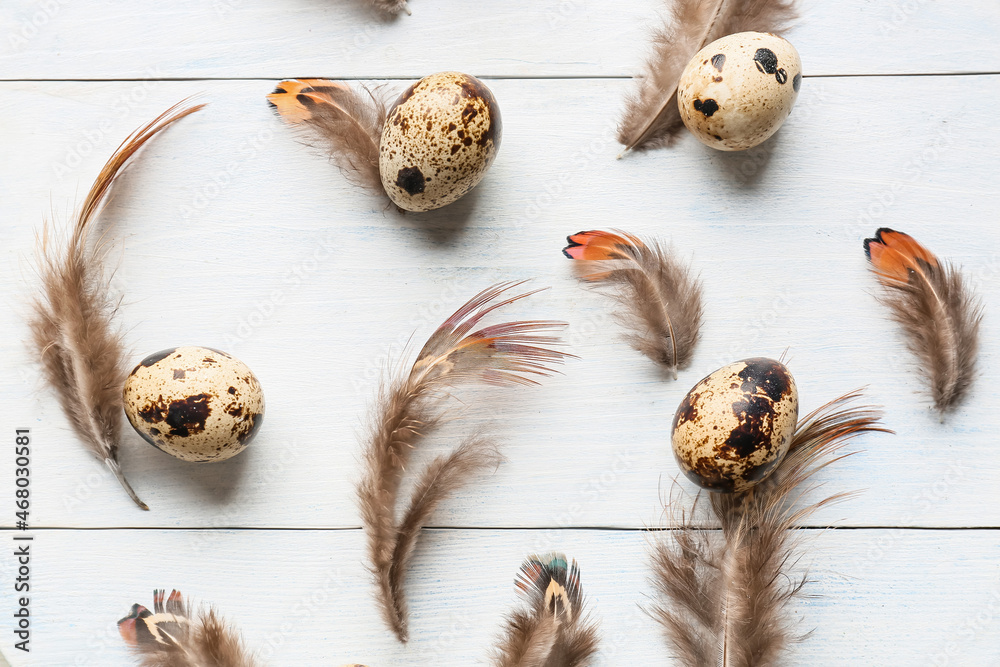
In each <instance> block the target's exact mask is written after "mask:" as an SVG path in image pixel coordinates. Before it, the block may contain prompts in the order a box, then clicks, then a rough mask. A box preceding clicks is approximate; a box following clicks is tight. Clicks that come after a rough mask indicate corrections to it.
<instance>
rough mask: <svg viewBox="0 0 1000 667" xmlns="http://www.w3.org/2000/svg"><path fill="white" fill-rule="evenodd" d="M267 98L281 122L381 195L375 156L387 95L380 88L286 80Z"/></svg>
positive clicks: (308, 80)
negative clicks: (307, 137) (302, 133)
mask: <svg viewBox="0 0 1000 667" xmlns="http://www.w3.org/2000/svg"><path fill="white" fill-rule="evenodd" d="M267 101H268V102H269V103H270V104H271V106H272V107H274V109H275V111H276V112H277V113H278V115H279V116H281V117H282V118H283V119H285V121H286V122H288V123H289V124H291V125H294V126H297V127H301V128H304V129H305V130H306V131H307V132H309V133H310V134H311V135H312V136H313V137H314V138H315V139H318V140H319V141H320V142H321V144H322V145H323V146H324V148H326V150H328V151H329V153H330V158H331V160H332V161H333V163H334V164H335V165H337V167H338V168H339V169H340V170H341V172H343V174H344V175H345V176H346V177H347V179H348V180H349V181H350V182H352V183H355V184H357V185H361V186H363V187H366V188H368V189H369V190H371V191H372V192H376V193H379V194H382V195H385V189H384V188H383V187H382V178H381V177H380V176H379V170H378V158H379V142H380V141H381V139H382V127H383V126H384V125H385V119H386V115H387V113H388V100H387V99H385V95H384V94H383V91H382V89H381V88H375V89H368V88H366V87H364V86H360V89H359V90H355V89H353V88H351V87H350V86H348V85H347V84H345V83H341V82H338V81H329V80H327V79H290V80H287V81H282V82H281V83H279V84H278V86H277V88H275V89H274V92H272V93H271V94H270V95H268V96H267Z"/></svg>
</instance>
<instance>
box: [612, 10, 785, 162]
mask: <svg viewBox="0 0 1000 667" xmlns="http://www.w3.org/2000/svg"><path fill="white" fill-rule="evenodd" d="M669 2H670V16H669V18H668V19H667V20H666V21H664V22H663V23H662V24H661V25H660V26H658V27H657V28H656V29H655V31H654V32H653V54H652V55H651V56H650V57H649V59H648V60H647V61H646V66H645V68H644V70H643V73H642V75H641V76H640V77H639V78H638V84H637V89H636V90H635V92H633V93H632V94H630V95H629V97H628V98H627V100H626V103H625V113H624V115H623V117H622V120H621V123H620V124H619V126H618V141H619V142H620V143H622V144H624V145H625V148H626V150H631V149H637V148H658V147H661V146H666V145H669V144H670V143H671V142H672V141H673V140H674V139H675V138H676V136H677V133H678V132H680V129H681V128H682V127H683V123H682V121H681V116H680V112H679V111H678V110H677V86H678V84H679V83H680V80H681V73H683V71H684V68H685V67H686V66H687V64H688V62H689V61H690V60H691V58H693V57H694V54H696V53H698V51H700V50H701V49H702V47H704V46H705V45H706V44H709V43H711V42H714V41H715V40H717V39H719V38H720V37H724V36H726V35H731V34H733V33H737V32H745V31H756V32H772V33H777V32H780V31H782V30H784V29H785V28H786V27H787V25H788V24H789V23H790V22H791V20H792V19H793V18H795V8H794V5H795V2H794V0H669Z"/></svg>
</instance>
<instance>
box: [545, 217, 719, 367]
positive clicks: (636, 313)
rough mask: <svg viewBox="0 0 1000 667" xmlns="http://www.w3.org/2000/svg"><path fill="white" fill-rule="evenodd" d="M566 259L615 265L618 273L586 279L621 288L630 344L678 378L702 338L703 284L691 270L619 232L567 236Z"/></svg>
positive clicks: (656, 248)
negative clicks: (629, 332) (613, 263)
mask: <svg viewBox="0 0 1000 667" xmlns="http://www.w3.org/2000/svg"><path fill="white" fill-rule="evenodd" d="M567 241H568V242H569V245H568V246H567V247H566V248H564V249H563V254H564V255H566V256H567V257H569V258H571V259H577V260H583V261H591V260H594V261H603V260H611V261H612V262H617V264H616V266H615V268H612V269H610V270H607V271H602V272H599V273H591V274H588V275H585V276H583V278H584V280H587V281H589V282H591V283H593V284H598V285H610V286H612V287H615V288H617V292H616V294H615V296H616V298H617V300H618V302H619V303H620V304H621V305H622V306H623V310H622V312H621V313H620V314H619V316H620V318H621V319H622V320H623V322H624V324H625V325H626V326H627V327H628V328H629V329H630V330H631V331H632V333H631V334H629V336H628V341H629V343H630V344H631V345H632V347H634V348H635V349H636V350H638V351H640V352H642V353H643V354H645V355H646V356H647V357H649V358H650V359H652V360H653V361H655V362H656V363H658V364H661V365H662V366H663V367H664V368H666V369H667V370H669V371H671V373H673V376H674V378H675V379H676V378H677V369H679V368H685V367H686V366H687V365H688V364H689V363H690V362H691V357H692V355H693V354H694V347H695V345H696V344H697V343H698V339H699V338H700V336H701V318H702V305H701V283H700V281H699V280H698V279H697V278H695V277H693V276H692V275H691V272H690V269H689V268H688V267H687V266H684V265H683V264H681V263H680V262H679V261H677V260H676V259H675V258H674V257H673V256H672V255H671V253H670V252H669V251H667V250H666V249H664V248H663V247H662V246H661V245H660V244H659V243H658V242H656V241H643V240H641V239H640V238H639V237H637V236H634V235H632V234H627V233H625V232H621V231H616V232H615V233H611V232H601V231H589V232H579V233H577V234H574V235H572V236H569V237H567Z"/></svg>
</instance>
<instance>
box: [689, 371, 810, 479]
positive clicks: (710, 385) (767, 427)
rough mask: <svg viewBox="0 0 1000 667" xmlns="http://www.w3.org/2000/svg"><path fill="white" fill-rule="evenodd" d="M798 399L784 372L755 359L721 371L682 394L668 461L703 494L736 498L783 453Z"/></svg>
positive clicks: (773, 465)
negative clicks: (671, 459)
mask: <svg viewBox="0 0 1000 667" xmlns="http://www.w3.org/2000/svg"><path fill="white" fill-rule="evenodd" d="M798 415H799V396H798V391H797V390H796V389H795V380H793V379H792V376H791V374H789V372H788V369H787V368H785V366H784V365H783V364H781V363H779V362H777V361H775V360H773V359H765V358H763V357H758V358H754V359H745V360H743V361H737V362H736V363H733V364H729V365H728V366H723V367H722V368H720V369H719V370H717V371H715V372H714V373H712V374H710V375H709V376H707V377H706V378H704V379H703V380H702V381H701V382H699V383H698V384H696V385H695V386H694V388H693V389H692V390H691V391H689V392H688V394H687V396H685V397H684V400H683V401H681V404H680V407H678V408H677V413H676V414H675V415H674V423H673V435H672V444H673V449H674V457H675V458H676V459H677V463H678V465H679V466H680V468H681V470H682V471H683V472H684V474H685V475H686V476H687V477H688V479H690V480H691V481H692V482H694V483H695V484H697V485H698V486H700V487H701V488H703V489H708V490H709V491H723V492H742V491H746V490H747V489H749V488H750V487H752V486H753V485H754V484H757V483H758V482H760V481H761V480H763V479H764V478H766V477H767V476H768V475H769V474H771V472H772V471H773V470H774V469H775V467H777V465H778V463H780V462H781V459H782V458H784V456H785V454H787V453H788V447H789V446H790V445H791V442H792V434H793V433H794V431H795V424H796V422H797V420H798Z"/></svg>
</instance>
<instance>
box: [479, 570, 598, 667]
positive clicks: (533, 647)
mask: <svg viewBox="0 0 1000 667" xmlns="http://www.w3.org/2000/svg"><path fill="white" fill-rule="evenodd" d="M515 585H516V586H517V588H518V590H519V591H520V592H521V596H522V599H523V601H524V603H525V604H524V605H523V606H522V607H521V608H520V609H517V610H516V611H513V612H511V614H510V615H509V616H508V617H507V622H506V628H505V631H504V635H503V637H502V639H501V641H500V645H499V646H498V647H497V649H496V651H495V653H494V664H495V665H496V667H583V666H584V665H587V664H590V660H591V658H592V657H593V655H594V653H595V652H596V651H597V644H598V632H597V623H595V622H594V621H592V620H590V618H588V616H587V614H586V612H585V610H584V597H583V590H582V588H581V587H580V569H579V567H578V566H577V564H576V561H571V562H570V561H567V559H566V556H564V555H563V554H558V553H556V554H549V555H547V556H542V557H539V556H531V557H529V558H528V559H527V560H526V561H525V562H524V564H523V565H521V571H520V572H519V573H518V577H517V580H516V581H515Z"/></svg>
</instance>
